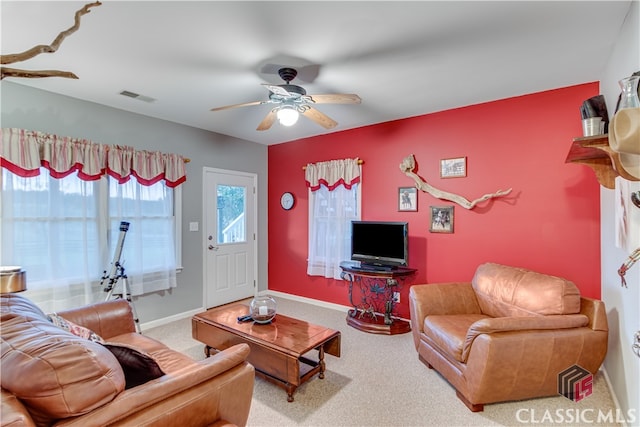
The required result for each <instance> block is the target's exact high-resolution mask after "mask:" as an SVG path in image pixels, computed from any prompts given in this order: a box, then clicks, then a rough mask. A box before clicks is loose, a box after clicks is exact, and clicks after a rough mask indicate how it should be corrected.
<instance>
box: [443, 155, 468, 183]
mask: <svg viewBox="0 0 640 427" xmlns="http://www.w3.org/2000/svg"><path fill="white" fill-rule="evenodd" d="M465 176H467V158H466V157H454V158H452V159H442V160H440V178H463V177H465Z"/></svg>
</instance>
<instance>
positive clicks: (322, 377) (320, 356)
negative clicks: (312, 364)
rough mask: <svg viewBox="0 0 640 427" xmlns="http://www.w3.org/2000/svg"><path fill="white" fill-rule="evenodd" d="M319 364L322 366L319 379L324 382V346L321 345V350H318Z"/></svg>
mask: <svg viewBox="0 0 640 427" xmlns="http://www.w3.org/2000/svg"><path fill="white" fill-rule="evenodd" d="M318 364H319V365H320V373H319V374H318V378H320V379H321V380H322V379H324V370H325V363H324V345H321V346H320V348H319V349H318Z"/></svg>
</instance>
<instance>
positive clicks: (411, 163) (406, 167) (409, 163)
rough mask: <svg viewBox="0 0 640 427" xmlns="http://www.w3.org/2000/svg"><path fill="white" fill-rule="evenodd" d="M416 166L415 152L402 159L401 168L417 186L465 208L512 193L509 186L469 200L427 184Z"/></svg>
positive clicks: (434, 195)
mask: <svg viewBox="0 0 640 427" xmlns="http://www.w3.org/2000/svg"><path fill="white" fill-rule="evenodd" d="M415 168H416V161H415V158H414V157H413V154H410V155H408V156H407V157H405V158H404V160H402V163H400V170H401V171H402V172H403V173H404V174H405V175H407V176H408V177H410V178H413V180H414V181H415V182H416V188H417V189H418V190H422V191H424V192H426V193H429V194H431V195H432V196H433V197H436V198H438V199H442V200H448V201H450V202H454V203H457V204H459V205H460V206H462V207H463V208H465V209H473V208H474V207H475V206H476V205H477V204H478V203H481V202H484V201H485V200H489V199H493V198H495V197H503V196H506V195H507V194H509V193H511V188H509V189H508V190H498V191H496V192H495V193H489V194H485V195H484V196H482V197H480V198H478V199H475V200H473V201H469V200H467V199H465V198H464V197H462V196H459V195H457V194H453V193H449V192H447V191H442V190H438V189H437V188H435V187H434V186H432V185H429V184H427V182H426V181H425V180H423V179H422V178H420V176H418V174H416V173H415V172H414V169H415Z"/></svg>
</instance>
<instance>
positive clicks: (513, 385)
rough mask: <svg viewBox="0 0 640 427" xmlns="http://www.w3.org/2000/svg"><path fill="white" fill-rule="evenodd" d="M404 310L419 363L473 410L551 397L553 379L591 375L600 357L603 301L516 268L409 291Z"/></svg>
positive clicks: (485, 267)
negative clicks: (568, 372)
mask: <svg viewBox="0 0 640 427" xmlns="http://www.w3.org/2000/svg"><path fill="white" fill-rule="evenodd" d="M409 309H410V313H411V327H412V333H413V339H414V342H415V346H416V349H417V351H418V355H419V358H420V360H421V361H422V362H424V363H425V364H426V365H427V366H428V367H429V368H431V369H435V370H436V371H438V372H439V373H440V374H441V375H442V376H443V377H444V378H445V379H446V380H447V381H449V383H450V384H451V385H452V386H453V387H454V388H455V389H456V394H457V396H458V398H460V399H461V400H462V401H463V402H464V403H465V405H467V407H468V408H469V409H470V410H472V411H474V412H476V411H482V410H483V409H484V404H489V403H495V402H504V401H512V400H522V399H528V398H534V397H543V396H554V395H558V394H559V393H558V374H560V373H561V372H562V371H564V370H565V369H568V368H571V367H573V366H574V365H578V366H580V367H582V368H584V369H586V370H587V371H589V372H591V373H592V374H595V373H596V372H597V371H598V369H599V368H600V365H601V364H602V362H603V360H604V357H605V355H606V353H607V337H608V326H607V316H606V312H605V306H604V303H603V302H602V301H599V300H595V299H591V298H585V297H581V296H580V293H579V290H578V288H577V287H576V286H575V284H574V283H572V282H570V281H568V280H565V279H562V278H559V277H554V276H549V275H545V274H541V273H536V272H533V271H530V270H526V269H522V268H516V267H509V266H504V265H499V264H494V263H487V264H482V265H480V266H479V267H478V268H477V270H476V272H475V275H474V277H473V279H472V281H471V282H455V283H438V284H423V285H414V286H412V287H411V288H410V291H409Z"/></svg>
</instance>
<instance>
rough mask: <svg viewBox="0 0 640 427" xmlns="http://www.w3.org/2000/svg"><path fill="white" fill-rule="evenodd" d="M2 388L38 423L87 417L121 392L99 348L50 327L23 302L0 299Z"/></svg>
mask: <svg viewBox="0 0 640 427" xmlns="http://www.w3.org/2000/svg"><path fill="white" fill-rule="evenodd" d="M0 309H1V310H2V337H1V341H0V344H1V354H2V356H1V357H2V364H1V365H0V369H1V370H2V374H1V376H0V378H1V380H0V381H1V384H2V388H3V389H5V390H8V391H10V392H11V393H13V394H15V395H16V397H18V398H19V399H20V400H21V401H22V403H24V405H25V406H27V407H28V408H29V410H30V412H31V413H32V414H33V415H34V418H37V419H38V420H39V421H42V422H46V421H47V420H50V421H52V420H56V419H59V418H67V417H71V416H76V415H81V414H84V413H87V412H89V411H91V410H93V409H95V408H98V407H100V406H102V405H104V404H106V403H108V402H110V401H111V400H113V399H114V398H115V397H116V395H118V393H120V392H121V391H122V390H124V387H125V379H124V374H123V372H122V368H120V365H119V364H118V361H117V360H116V358H115V357H114V356H113V354H111V352H110V351H109V350H107V349H106V348H104V347H103V346H102V345H100V344H98V343H95V342H92V341H89V340H86V339H83V338H80V337H77V336H75V335H73V334H71V333H69V332H67V331H65V330H63V329H61V328H59V327H57V326H55V325H53V324H52V323H51V322H50V321H49V320H48V319H47V317H46V315H44V313H42V312H41V311H40V309H39V308H38V307H37V306H36V305H34V304H33V303H32V302H31V301H29V300H27V299H26V298H23V297H21V298H16V296H15V295H13V296H12V297H10V298H5V296H4V295H3V297H2V301H1V305H0Z"/></svg>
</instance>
